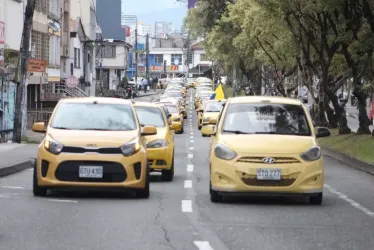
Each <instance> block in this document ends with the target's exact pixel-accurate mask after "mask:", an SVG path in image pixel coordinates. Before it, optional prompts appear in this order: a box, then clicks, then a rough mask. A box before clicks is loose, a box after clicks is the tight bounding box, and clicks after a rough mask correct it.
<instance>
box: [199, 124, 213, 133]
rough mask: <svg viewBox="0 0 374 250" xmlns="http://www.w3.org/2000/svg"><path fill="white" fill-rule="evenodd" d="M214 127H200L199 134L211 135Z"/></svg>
mask: <svg viewBox="0 0 374 250" xmlns="http://www.w3.org/2000/svg"><path fill="white" fill-rule="evenodd" d="M213 128H214V125H212V124H206V125H203V126H202V127H201V134H202V135H211V134H210V132H211V131H212V130H213Z"/></svg>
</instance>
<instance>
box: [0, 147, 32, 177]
mask: <svg viewBox="0 0 374 250" xmlns="http://www.w3.org/2000/svg"><path fill="white" fill-rule="evenodd" d="M37 146H38V145H37V144H17V143H0V176H6V175H9V174H13V173H16V172H19V171H22V170H25V169H27V168H31V167H32V162H33V159H35V158H36V150H37Z"/></svg>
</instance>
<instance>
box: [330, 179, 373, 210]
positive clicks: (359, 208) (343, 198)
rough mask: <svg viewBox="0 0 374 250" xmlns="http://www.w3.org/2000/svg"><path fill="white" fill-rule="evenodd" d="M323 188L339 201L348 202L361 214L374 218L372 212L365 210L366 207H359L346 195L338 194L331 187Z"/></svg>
mask: <svg viewBox="0 0 374 250" xmlns="http://www.w3.org/2000/svg"><path fill="white" fill-rule="evenodd" d="M324 186H325V188H327V190H329V192H330V193H333V194H336V195H337V196H339V198H340V199H342V200H344V201H346V202H348V203H349V204H350V205H351V206H352V207H355V208H357V209H358V210H361V211H362V212H364V213H365V214H367V215H369V216H370V217H374V212H373V211H370V210H369V209H367V208H366V207H364V206H362V205H360V204H359V203H357V202H356V201H354V200H352V199H350V198H348V196H347V195H345V194H343V193H341V192H339V191H338V190H336V189H335V188H333V187H331V186H330V185H327V184H325V185H324Z"/></svg>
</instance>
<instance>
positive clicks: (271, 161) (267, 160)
mask: <svg viewBox="0 0 374 250" xmlns="http://www.w3.org/2000/svg"><path fill="white" fill-rule="evenodd" d="M262 160H263V161H264V163H269V164H271V163H274V159H273V158H264V159H262Z"/></svg>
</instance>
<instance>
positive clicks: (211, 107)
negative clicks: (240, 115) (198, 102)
mask: <svg viewBox="0 0 374 250" xmlns="http://www.w3.org/2000/svg"><path fill="white" fill-rule="evenodd" d="M223 104H224V102H209V103H207V104H206V107H205V112H220V111H221V107H222V105H223Z"/></svg>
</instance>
